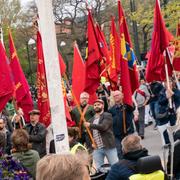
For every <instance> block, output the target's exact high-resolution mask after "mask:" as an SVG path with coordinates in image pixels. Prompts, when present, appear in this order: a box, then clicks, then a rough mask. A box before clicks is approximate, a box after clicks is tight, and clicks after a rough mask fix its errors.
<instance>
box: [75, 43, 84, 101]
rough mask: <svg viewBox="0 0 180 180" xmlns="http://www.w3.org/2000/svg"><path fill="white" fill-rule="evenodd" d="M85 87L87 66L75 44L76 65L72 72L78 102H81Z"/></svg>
mask: <svg viewBox="0 0 180 180" xmlns="http://www.w3.org/2000/svg"><path fill="white" fill-rule="evenodd" d="M84 86H85V64H84V62H83V59H82V57H81V54H80V52H79V49H78V46H77V44H76V43H75V44H74V64H73V71H72V91H73V95H74V96H75V98H76V100H77V101H78V102H79V97H80V94H81V93H82V92H83V90H84Z"/></svg>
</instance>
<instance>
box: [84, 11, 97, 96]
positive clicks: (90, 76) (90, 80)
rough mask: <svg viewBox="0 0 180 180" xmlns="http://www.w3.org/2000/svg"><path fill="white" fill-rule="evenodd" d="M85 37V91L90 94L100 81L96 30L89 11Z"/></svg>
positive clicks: (94, 90)
mask: <svg viewBox="0 0 180 180" xmlns="http://www.w3.org/2000/svg"><path fill="white" fill-rule="evenodd" d="M87 37H88V56H87V60H86V63H85V66H86V80H85V89H84V90H85V91H86V92H88V93H89V94H90V95H93V94H94V93H95V92H96V89H97V87H98V86H99V82H100V76H99V75H100V69H99V59H100V51H99V47H98V41H97V37H96V30H95V27H94V22H93V19H92V15H91V12H90V11H89V12H88V26H87Z"/></svg>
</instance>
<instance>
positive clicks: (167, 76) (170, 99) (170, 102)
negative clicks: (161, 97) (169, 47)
mask: <svg viewBox="0 0 180 180" xmlns="http://www.w3.org/2000/svg"><path fill="white" fill-rule="evenodd" d="M164 59H165V73H166V81H167V88H168V90H170V83H169V74H168V66H167V60H166V51H165V52H164ZM169 107H170V108H172V107H173V105H172V98H169Z"/></svg>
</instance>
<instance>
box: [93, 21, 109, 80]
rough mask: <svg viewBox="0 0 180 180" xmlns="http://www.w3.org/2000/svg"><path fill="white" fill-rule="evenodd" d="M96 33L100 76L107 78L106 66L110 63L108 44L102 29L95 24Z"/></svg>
mask: <svg viewBox="0 0 180 180" xmlns="http://www.w3.org/2000/svg"><path fill="white" fill-rule="evenodd" d="M96 34H97V40H98V45H99V50H100V54H101V58H100V77H102V76H103V77H106V79H107V80H109V74H108V68H109V64H110V54H109V50H108V45H107V43H106V39H105V36H104V33H103V31H102V30H101V29H100V27H99V25H98V24H96Z"/></svg>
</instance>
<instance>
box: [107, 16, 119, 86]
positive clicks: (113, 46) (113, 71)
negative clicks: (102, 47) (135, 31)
mask: <svg viewBox="0 0 180 180" xmlns="http://www.w3.org/2000/svg"><path fill="white" fill-rule="evenodd" d="M110 54H111V62H110V68H109V74H110V79H111V80H112V81H113V84H114V86H115V87H114V88H113V89H117V81H118V76H119V74H120V39H119V36H118V33H117V31H116V24H115V22H114V17H112V18H111V30H110Z"/></svg>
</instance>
